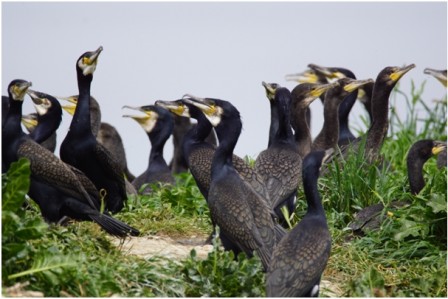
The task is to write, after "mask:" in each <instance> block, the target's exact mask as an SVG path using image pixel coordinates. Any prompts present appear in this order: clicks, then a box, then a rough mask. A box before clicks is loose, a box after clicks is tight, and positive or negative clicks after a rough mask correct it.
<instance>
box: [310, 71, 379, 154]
mask: <svg viewBox="0 0 448 299" xmlns="http://www.w3.org/2000/svg"><path fill="white" fill-rule="evenodd" d="M370 82H373V80H371V79H369V80H355V79H351V78H349V77H344V78H342V79H338V80H337V83H338V84H339V85H338V86H335V87H333V88H331V89H329V90H328V91H327V92H326V93H325V101H324V124H323V126H322V130H321V131H320V133H319V134H318V135H317V136H316V138H314V141H313V143H312V145H311V150H312V151H315V150H326V149H329V148H333V147H336V146H337V145H341V144H346V143H348V142H350V141H351V140H353V139H354V138H355V137H354V136H353V135H351V136H353V139H352V137H351V136H350V134H351V132H350V130H349V129H348V122H347V121H343V122H341V119H340V117H345V118H347V117H348V114H345V112H346V111H345V110H341V109H340V105H345V104H346V103H347V101H348V100H350V101H351V100H352V95H355V94H357V89H358V88H359V87H361V86H363V85H365V84H367V83H370ZM355 100H356V97H355ZM352 105H353V104H352ZM350 109H351V106H350ZM341 125H342V126H343V127H344V129H342V127H341ZM344 131H345V132H344ZM340 134H343V135H344V136H345V137H344V138H342V139H341V138H340Z"/></svg>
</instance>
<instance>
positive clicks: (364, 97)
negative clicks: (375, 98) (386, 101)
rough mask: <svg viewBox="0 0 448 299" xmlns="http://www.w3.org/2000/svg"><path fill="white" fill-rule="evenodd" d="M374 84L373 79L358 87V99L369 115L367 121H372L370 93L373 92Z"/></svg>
mask: <svg viewBox="0 0 448 299" xmlns="http://www.w3.org/2000/svg"><path fill="white" fill-rule="evenodd" d="M374 85H375V81H373V82H371V83H367V84H366V85H364V86H362V87H360V88H359V89H358V101H360V102H361V104H362V105H363V106H364V109H366V111H367V114H368V115H369V119H368V121H369V122H370V123H372V119H373V116H372V93H373V86H374Z"/></svg>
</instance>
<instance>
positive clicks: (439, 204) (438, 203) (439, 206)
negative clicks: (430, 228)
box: [426, 194, 447, 213]
mask: <svg viewBox="0 0 448 299" xmlns="http://www.w3.org/2000/svg"><path fill="white" fill-rule="evenodd" d="M426 204H427V205H428V206H430V207H431V208H432V211H433V212H434V213H439V212H445V213H446V212H447V205H446V197H445V196H443V195H442V194H431V195H430V199H429V200H428V202H427V203H426Z"/></svg>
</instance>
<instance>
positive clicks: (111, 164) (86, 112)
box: [60, 47, 127, 213]
mask: <svg viewBox="0 0 448 299" xmlns="http://www.w3.org/2000/svg"><path fill="white" fill-rule="evenodd" d="M102 50H103V48H102V47H99V48H98V50H96V51H94V52H86V53H84V54H82V55H81V56H80V57H79V59H78V60H77V61H76V73H77V79H78V89H79V96H78V103H77V105H76V110H75V114H74V115H73V119H72V122H71V124H70V130H69V131H68V133H67V135H66V137H65V139H64V141H63V142H62V144H61V148H60V157H61V159H62V161H64V162H66V163H68V164H70V165H72V166H74V167H76V168H78V169H79V170H81V171H82V172H84V173H85V174H86V175H87V177H88V178H89V179H90V180H92V182H93V183H94V184H95V186H96V187H97V189H98V190H100V191H103V193H104V194H105V204H106V210H108V211H110V212H112V213H116V212H119V211H121V209H122V208H123V206H124V202H125V201H126V200H127V195H126V185H125V179H124V175H123V173H122V171H121V169H120V166H119V164H118V162H117V161H116V160H115V159H114V158H113V157H112V156H111V154H110V152H109V151H108V150H107V149H106V148H105V147H104V146H103V145H101V144H100V143H98V142H97V140H96V137H95V136H94V135H93V133H92V128H91V124H90V86H91V83H92V79H93V73H94V71H95V68H96V65H97V61H98V56H99V54H100V53H101V51H102Z"/></svg>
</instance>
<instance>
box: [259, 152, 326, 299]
mask: <svg viewBox="0 0 448 299" xmlns="http://www.w3.org/2000/svg"><path fill="white" fill-rule="evenodd" d="M332 150H333V149H330V150H328V151H332ZM327 155H328V153H326V152H324V151H314V152H311V153H310V154H308V155H307V156H306V157H305V159H304V160H303V169H302V178H303V188H304V191H305V196H306V200H307V204H308V210H307V212H306V214H305V216H304V217H303V218H302V220H301V221H300V222H299V223H298V224H297V225H296V226H295V227H294V228H293V229H292V230H291V231H290V232H289V233H288V234H287V235H286V236H285V237H284V238H283V239H282V240H281V241H280V242H279V244H278V245H277V247H276V248H275V250H274V252H273V253H272V258H271V263H270V265H269V268H268V272H267V273H266V295H267V296H268V297H317V296H318V295H319V284H320V280H321V276H322V273H323V271H324V270H325V267H326V264H327V261H328V258H329V257H330V250H331V235H330V232H329V230H328V225H327V220H326V218H325V210H324V208H323V206H322V202H321V199H320V195H319V191H318V189H317V180H318V177H319V168H320V166H321V164H322V161H323V159H325V157H326V156H327Z"/></svg>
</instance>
